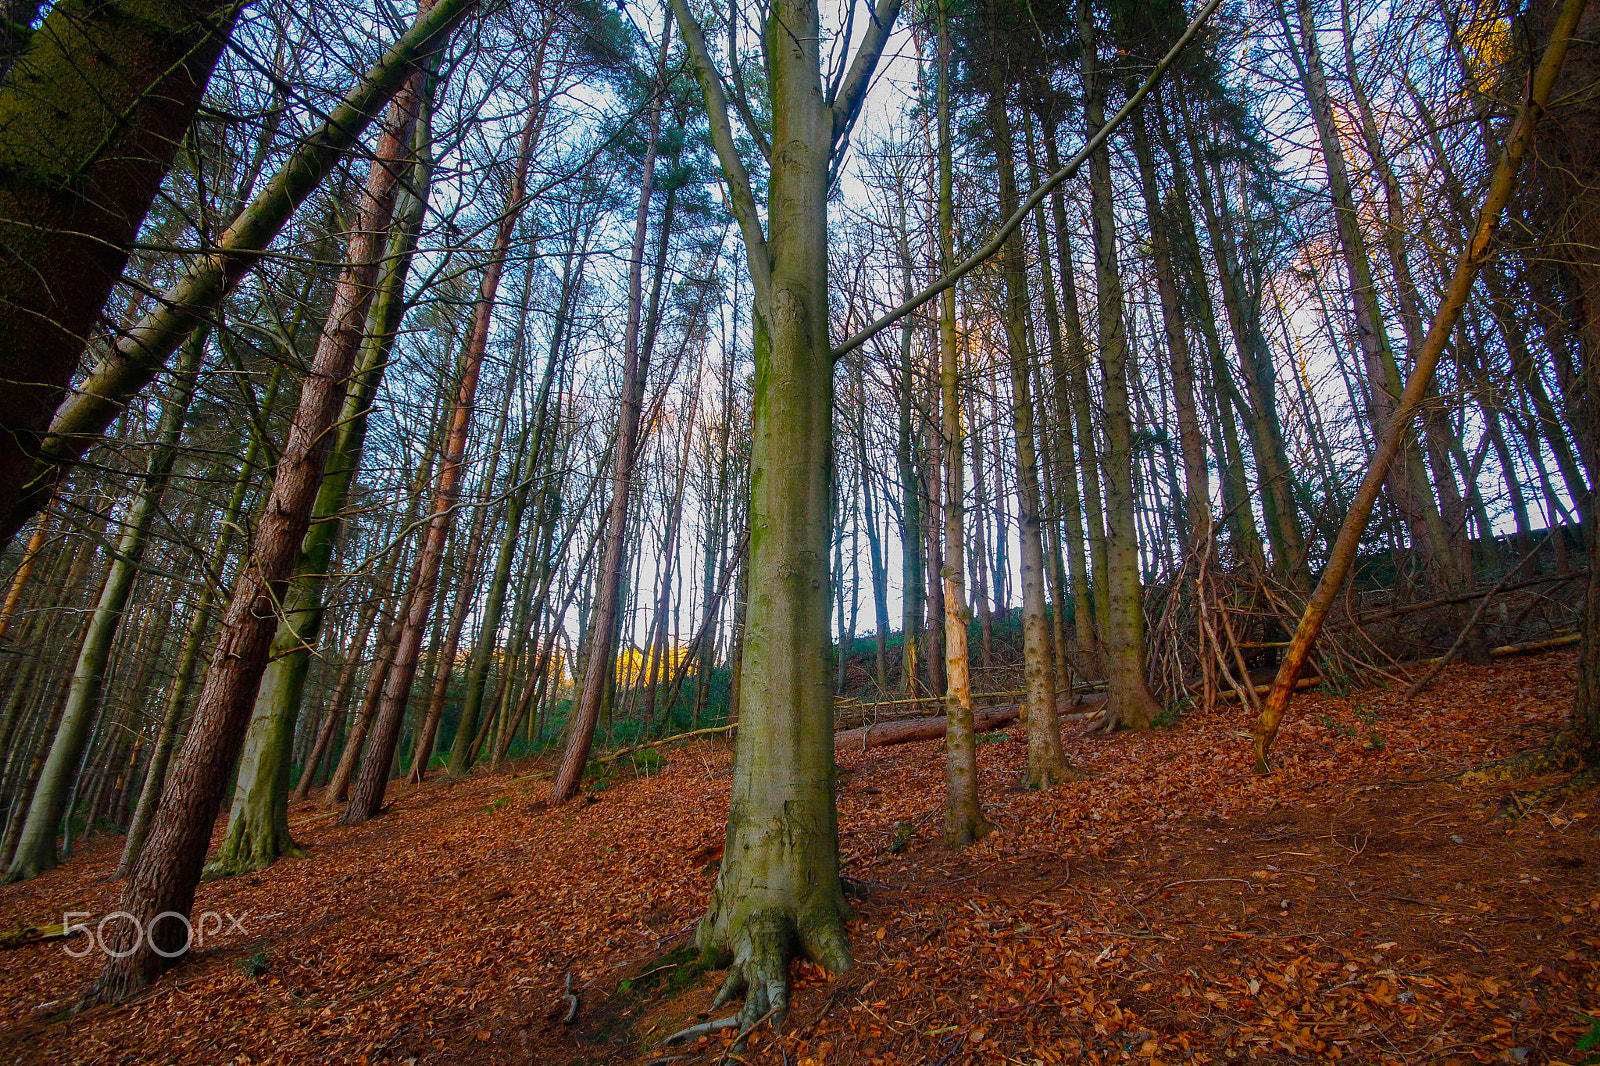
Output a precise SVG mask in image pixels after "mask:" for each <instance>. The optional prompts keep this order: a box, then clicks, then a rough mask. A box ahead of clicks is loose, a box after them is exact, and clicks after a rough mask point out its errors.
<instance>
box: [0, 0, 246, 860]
mask: <svg viewBox="0 0 1600 1066" xmlns="http://www.w3.org/2000/svg"><path fill="white" fill-rule="evenodd" d="M35 10H37V8H35ZM238 11H239V8H238V6H237V5H236V4H233V3H223V2H218V0H147V2H141V3H133V2H131V0H130V2H120V3H93V2H91V0H63V2H61V3H58V4H56V5H54V7H53V8H52V9H51V11H50V14H49V16H48V17H47V18H46V20H45V24H44V25H43V26H42V27H40V29H39V31H38V32H37V33H34V34H33V35H32V36H31V37H30V38H29V39H28V43H27V45H26V47H24V48H23V49H22V50H21V53H20V55H18V56H17V58H16V62H15V65H14V66H13V67H12V68H11V70H10V72H9V74H8V76H7V77H6V78H5V81H4V82H3V83H0V115H4V116H5V120H4V122H0V219H4V220H6V222H7V223H9V224H8V225H7V226H6V253H7V254H6V263H7V266H6V268H5V270H4V271H0V333H3V334H4V335H5V336H7V337H9V338H11V341H10V345H11V346H10V350H9V352H8V354H7V359H6V369H5V376H6V378H7V379H8V380H7V388H6V389H5V390H3V393H0V514H7V513H9V512H11V511H12V509H13V507H14V505H15V504H16V502H17V499H18V497H19V495H21V494H22V492H23V488H24V481H25V480H26V479H27V478H28V472H29V469H30V467H31V465H32V462H33V457H34V456H35V455H36V454H37V453H38V446H39V437H40V435H41V434H42V433H44V432H45V430H46V429H47V427H48V426H49V425H50V416H51V414H52V413H53V412H54V411H55V408H56V404H57V403H58V402H59V401H60V400H61V397H62V395H63V393H64V392H65V391H66V388H67V386H68V384H70V382H71V379H72V375H73V373H74V371H76V369H77V366H78V358H79V356H80V355H82V353H83V351H84V348H85V347H86V346H87V344H88V340H89V335H90V332H91V330H92V329H93V328H94V326H95V323H96V322H97V321H98V320H99V318H100V314H101V311H102V309H103V308H104V307H105V303H106V299H107V298H108V297H109V296H110V295H111V289H112V286H113V285H115V284H116V282H117V279H118V278H119V277H121V275H122V268H123V265H124V264H125V263H126V262H127V258H128V248H129V246H130V245H131V244H132V243H133V239H134V236H135V234H137V233H138V231H139V226H140V225H141V224H142V223H143V222H144V217H145V214H146V212H148V211H149V209H150V203H151V201H152V200H153V199H154V198H155V195H156V191H157V190H158V189H159V188H160V186H161V182H162V180H163V179H164V178H165V177H166V174H167V169H168V168H169V167H170V166H171V165H172V159H173V156H174V154H175V153H176V152H177V150H178V146H179V144H181V143H182V142H183V139H184V136H185V134H186V133H187V131H188V129H189V123H190V121H191V120H192V119H193V117H194V113H195V109H196V108H197V107H198V106H199V104H200V98H201V96H202V95H203V94H204V92H205V87H206V82H207V81H208V80H209V79H210V77H211V68H212V67H213V66H214V65H215V64H216V61H217V57H218V56H219V55H220V54H221V52H222V48H223V46H224V45H225V44H226V43H227V41H228V36H229V34H230V33H231V32H232V30H233V20H234V18H235V17H236V15H237V13H238ZM88 56H92V57H94V60H95V61H94V62H92V63H86V62H84V58H85V57H88ZM50 491H51V490H50V489H49V488H44V489H42V491H40V492H38V493H37V498H36V502H35V507H34V510H36V509H37V507H38V506H42V505H43V503H44V501H45V500H46V499H47V498H48V496H49V493H50ZM32 513H33V511H32V510H30V511H29V516H31V515H32ZM26 517H27V516H24V518H23V521H26ZM21 524H22V523H21V522H14V523H13V528H11V529H8V530H7V531H6V533H5V535H4V537H0V544H3V543H4V542H5V541H9V540H10V538H11V536H13V535H14V534H15V532H16V528H20V526H21ZM47 776H48V772H47ZM54 832H55V830H54V828H53V827H52V829H51V833H52V834H53V833H54Z"/></svg>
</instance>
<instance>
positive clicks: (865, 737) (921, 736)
mask: <svg viewBox="0 0 1600 1066" xmlns="http://www.w3.org/2000/svg"><path fill="white" fill-rule="evenodd" d="M1104 705H1105V697H1103V696H1101V697H1095V696H1076V697H1068V698H1064V699H1058V700H1056V712H1057V713H1058V714H1071V713H1087V714H1096V713H1098V712H1099V708H1100V707H1102V706H1104ZM1020 717H1022V705H1021V704H1020V703H1007V704H1003V705H1002V706H999V707H979V708H977V709H975V710H974V711H973V712H972V731H973V732H974V733H989V732H993V731H994V730H996V729H999V728H1000V727H1001V726H1006V725H1010V724H1011V723H1012V722H1015V721H1016V720H1017V719H1018V718H1020ZM947 724H948V720H947V719H946V718H945V716H944V715H942V714H936V715H931V716H929V717H927V718H905V719H902V720H900V721H898V722H879V723H877V724H876V725H864V726H861V727H859V728H857V729H847V730H845V731H844V732H842V733H835V734H834V735H833V747H834V750H835V751H866V750H867V749H868V748H882V747H886V746H888V745H890V744H909V743H911V742H913V741H917V740H937V739H939V738H940V737H942V736H944V732H945V727H946V725H947Z"/></svg>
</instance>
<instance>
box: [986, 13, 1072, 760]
mask: <svg viewBox="0 0 1600 1066" xmlns="http://www.w3.org/2000/svg"><path fill="white" fill-rule="evenodd" d="M997 18H998V14H997V12H996V10H995V8H994V7H992V6H991V8H990V19H991V20H995V19H997ZM991 25H994V23H991ZM990 40H991V42H992V41H993V40H994V36H993V34H992V33H991V37H990ZM994 69H995V73H994V74H993V75H992V77H991V80H990V83H989V94H988V111H989V125H990V128H991V130H992V131H993V133H994V149H995V156H996V161H997V162H998V164H999V166H998V170H999V177H1000V215H1001V217H1002V218H1010V217H1011V216H1012V215H1013V214H1015V213H1016V211H1017V204H1018V195H1017V174H1016V162H1015V160H1014V158H1013V151H1012V133H1011V116H1010V113H1009V111H1008V109H1007V106H1006V96H1005V84H1004V82H1003V80H1001V77H1000V68H999V67H995V68H994ZM1022 251H1023V245H1022V242H1021V241H1008V242H1006V246H1005V248H1004V249H1002V250H1001V252H1000V268H1001V271H1002V272H1003V273H1004V275H1005V284H1006V315H1005V323H1006V342H1007V348H1008V354H1009V356H1010V358H1009V362H1010V364H1011V425H1012V429H1013V431H1014V432H1015V434H1016V442H1017V525H1018V527H1019V530H1018V532H1019V534H1020V536H1019V540H1020V543H1021V553H1020V554H1021V563H1022V644H1023V649H1022V655H1023V667H1022V674H1023V678H1024V685H1025V687H1026V689H1027V692H1028V695H1027V698H1026V700H1025V704H1024V706H1025V708H1026V709H1025V711H1024V718H1025V720H1026V724H1027V730H1028V785H1029V787H1030V788H1049V787H1050V786H1052V785H1055V784H1058V783H1060V782H1062V781H1068V780H1071V779H1073V777H1075V776H1076V775H1075V774H1074V773H1073V771H1072V769H1071V767H1069V766H1068V765H1067V760H1066V757H1065V756H1064V755H1063V754H1062V752H1061V725H1060V723H1059V722H1058V721H1057V720H1056V716H1055V715H1054V714H1053V713H1052V712H1051V708H1053V707H1054V706H1055V701H1056V664H1055V656H1054V654H1053V653H1052V651H1051V648H1050V619H1049V617H1048V616H1047V614H1046V610H1045V570H1044V540H1043V538H1042V535H1041V533H1040V528H1039V509H1040V492H1039V459H1038V454H1037V452H1036V450H1035V444H1034V424H1033V384H1032V377H1033V351H1032V346H1031V345H1030V344H1029V343H1028V329H1027V320H1028V299H1029V298H1028V281H1027V277H1026V275H1025V274H1024V266H1023V255H1022Z"/></svg>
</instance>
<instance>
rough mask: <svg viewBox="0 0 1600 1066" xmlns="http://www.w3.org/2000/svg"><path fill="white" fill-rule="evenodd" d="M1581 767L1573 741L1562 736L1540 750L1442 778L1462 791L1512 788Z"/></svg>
mask: <svg viewBox="0 0 1600 1066" xmlns="http://www.w3.org/2000/svg"><path fill="white" fill-rule="evenodd" d="M1582 766H1583V757H1582V756H1581V755H1579V754H1578V749H1577V746H1576V744H1575V743H1574V742H1573V739H1572V738H1571V737H1570V736H1567V735H1566V734H1562V735H1560V736H1558V737H1556V739H1555V740H1554V741H1552V742H1551V743H1550V744H1548V745H1547V746H1545V747H1542V748H1529V749H1528V750H1527V751H1519V752H1517V754H1515V755H1512V756H1510V757H1508V758H1505V759H1500V760H1499V761H1497V762H1492V763H1487V764H1485V765H1483V766H1475V767H1473V768H1472V769H1470V770H1463V771H1461V772H1460V773H1458V774H1453V775H1451V776H1450V777H1447V778H1445V780H1446V781H1450V782H1452V783H1454V784H1457V785H1461V786H1463V787H1465V788H1475V787H1478V786H1482V785H1515V784H1518V783H1520V782H1523V781H1527V780H1530V779H1531V778H1535V777H1544V776H1545V775H1546V774H1559V773H1570V772H1571V771H1573V770H1577V769H1580V768H1581V767H1582Z"/></svg>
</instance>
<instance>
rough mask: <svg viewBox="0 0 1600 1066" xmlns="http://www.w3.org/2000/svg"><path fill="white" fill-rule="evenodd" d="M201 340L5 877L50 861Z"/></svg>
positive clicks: (181, 378)
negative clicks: (69, 788)
mask: <svg viewBox="0 0 1600 1066" xmlns="http://www.w3.org/2000/svg"><path fill="white" fill-rule="evenodd" d="M206 338H207V331H202V332H198V333H196V334H194V336H193V337H192V338H190V341H189V344H188V346H187V347H186V348H185V350H184V354H183V357H182V359H181V360H180V362H179V365H178V368H177V371H176V373H175V374H174V380H173V389H172V393H171V395H169V396H168V397H167V401H166V403H164V404H163V405H162V408H161V424H160V427H159V429H158V430H157V432H156V442H155V447H154V450H153V451H152V453H151V455H150V461H149V465H148V466H147V467H146V469H145V474H144V478H143V481H142V482H141V484H140V486H139V489H138V491H137V492H136V493H135V495H134V497H133V499H132V500H130V501H129V502H128V510H127V513H125V514H124V515H123V516H122V522H121V525H122V533H121V536H120V537H119V538H118V540H117V547H116V551H115V553H114V555H113V557H112V560H111V567H110V570H109V572H108V573H107V574H106V580H105V585H104V586H103V587H102V588H101V590H100V601H99V603H98V604H96V605H95V610H94V618H93V621H91V622H90V624H89V630H88V632H87V633H86V634H85V636H84V640H83V646H82V648H81V649H80V650H79V652H78V663H77V666H76V667H75V668H74V670H73V673H72V686H71V688H70V689H69V690H68V695H67V704H66V707H65V709H63V711H62V713H61V724H60V726H59V728H58V729H57V732H56V737H55V741H54V743H52V744H51V745H50V755H49V758H47V759H46V760H45V764H44V769H43V771H42V772H41V774H40V777H39V782H38V785H37V786H36V787H35V789H34V793H33V802H32V804H30V806H29V808H28V820H27V822H26V823H25V824H24V825H23V829H22V838H21V839H20V840H19V841H18V843H17V849H16V853H15V855H14V856H13V857H12V861H11V866H10V868H9V869H8V870H7V871H6V878H5V879H6V880H7V881H22V880H26V879H28V878H31V877H37V876H38V875H39V874H41V873H43V872H44V871H45V870H50V869H53V868H54V867H55V865H56V862H57V857H56V832H57V830H58V829H59V828H60V825H61V818H62V815H63V814H65V813H67V811H66V803H67V789H68V787H69V786H70V785H71V783H72V779H73V775H74V774H75V773H76V772H77V770H78V766H79V764H80V762H81V760H82V758H83V752H84V745H85V743H87V741H88V728H89V722H90V720H91V719H92V718H93V717H94V716H95V715H96V713H97V712H98V710H99V708H100V700H101V696H102V694H103V693H104V691H105V682H106V680H107V674H106V662H107V659H108V657H109V656H110V654H111V643H112V641H113V640H115V639H116V635H117V629H118V627H119V626H120V625H121V624H122V617H123V611H124V610H125V609H126V608H127V605H128V596H129V595H130V594H131V593H132V591H133V583H134V581H135V579H136V578H137V577H138V576H139V562H140V560H141V559H142V558H143V557H144V551H145V547H146V545H147V544H148V543H149V535H150V525H151V523H152V522H153V521H154V520H155V515H156V511H157V510H158V509H159V508H160V506H161V497H162V495H163V494H164V493H165V492H166V490H167V482H168V480H169V478H170V476H171V474H172V468H173V465H174V464H175V463H176V462H177V459H178V439H179V437H180V436H181V434H182V432H183V424H184V420H185V418H186V417H187V415H188V411H189V402H190V400H192V399H193V398H194V392H195V382H196V378H197V377H198V375H199V372H200V361H201V357H202V355H203V354H204V352H205V346H206Z"/></svg>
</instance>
